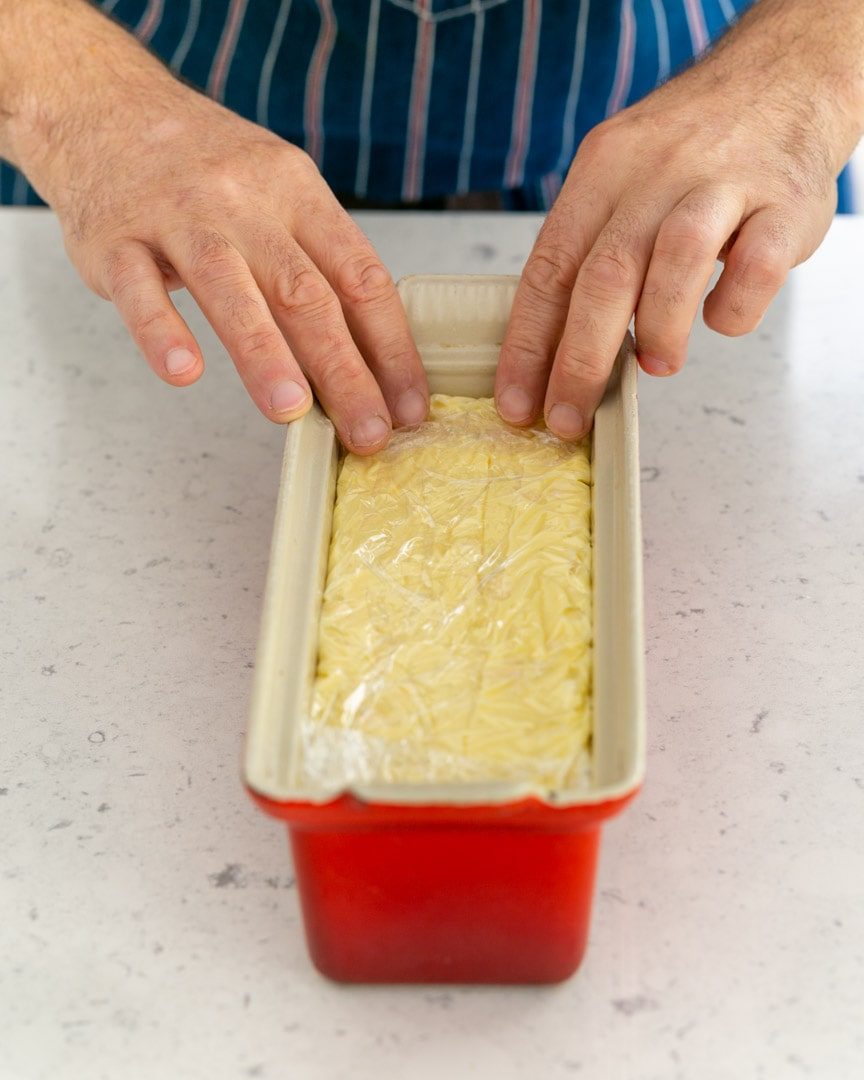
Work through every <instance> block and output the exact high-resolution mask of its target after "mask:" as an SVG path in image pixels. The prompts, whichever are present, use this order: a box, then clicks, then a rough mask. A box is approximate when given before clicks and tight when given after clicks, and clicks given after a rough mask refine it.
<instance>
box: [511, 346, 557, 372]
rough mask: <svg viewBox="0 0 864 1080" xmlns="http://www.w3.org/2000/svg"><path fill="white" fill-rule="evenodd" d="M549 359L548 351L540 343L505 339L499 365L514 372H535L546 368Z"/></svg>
mask: <svg viewBox="0 0 864 1080" xmlns="http://www.w3.org/2000/svg"><path fill="white" fill-rule="evenodd" d="M549 359H550V358H549V354H548V352H547V351H545V350H544V349H543V348H542V347H541V346H539V345H532V344H530V343H529V342H527V341H505V342H504V344H503V345H502V346H501V359H500V363H499V366H501V367H504V368H507V369H509V370H511V371H513V372H533V371H536V370H538V369H544V368H545V367H546V366H547V365H548V363H549Z"/></svg>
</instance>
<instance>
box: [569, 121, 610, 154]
mask: <svg viewBox="0 0 864 1080" xmlns="http://www.w3.org/2000/svg"><path fill="white" fill-rule="evenodd" d="M616 141H617V140H616V137H615V131H614V126H613V125H612V124H609V123H605V122H604V123H602V124H597V125H596V127H593V128H591V130H590V131H589V132H588V133H587V134H586V135H585V136H584V137H583V139H582V141H581V142H580V144H579V149H578V151H577V156H582V157H587V158H594V157H601V156H602V155H604V154H606V153H607V152H609V151H610V150H612V149H613V144H614V143H615V142H616Z"/></svg>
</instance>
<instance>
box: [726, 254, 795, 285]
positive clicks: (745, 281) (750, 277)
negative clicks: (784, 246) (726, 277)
mask: <svg viewBox="0 0 864 1080" xmlns="http://www.w3.org/2000/svg"><path fill="white" fill-rule="evenodd" d="M788 271H789V262H788V260H787V258H786V257H785V256H784V255H783V254H782V253H781V252H780V251H778V250H776V249H773V248H771V247H762V248H756V249H754V250H751V251H748V252H744V253H742V255H741V257H740V259H738V260H736V265H735V274H734V281H735V284H736V285H738V286H740V287H741V288H744V289H756V290H758V291H760V292H768V291H776V290H777V289H779V288H780V286H781V285H782V284H783V282H784V281H785V280H786V275H787V273H788Z"/></svg>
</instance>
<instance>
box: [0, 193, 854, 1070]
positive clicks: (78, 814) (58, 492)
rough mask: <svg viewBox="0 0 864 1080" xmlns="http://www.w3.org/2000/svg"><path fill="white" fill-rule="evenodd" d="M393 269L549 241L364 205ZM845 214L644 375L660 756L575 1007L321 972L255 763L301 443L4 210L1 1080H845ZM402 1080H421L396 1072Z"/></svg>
mask: <svg viewBox="0 0 864 1080" xmlns="http://www.w3.org/2000/svg"><path fill="white" fill-rule="evenodd" d="M358 217H359V218H360V220H361V222H362V224H363V225H364V226H365V227H366V228H367V230H368V231H369V233H370V235H371V237H372V239H373V241H374V242H375V243H376V244H377V245H378V247H379V250H380V251H381V253H382V255H383V257H384V258H385V260H386V261H387V262H388V264H389V265H390V267H391V269H392V270H393V272H394V274H395V275H396V276H399V275H401V274H406V273H416V272H423V271H452V272H463V271H473V272H478V273H512V272H518V270H519V268H520V266H521V263H522V261H523V260H524V258H525V255H526V254H527V252H528V250H529V248H530V245H531V241H532V239H533V237H534V235H535V234H536V231H537V229H538V227H539V224H540V219H539V218H538V217H536V216H533V215H513V216H502V215H494V214H464V215H444V216H440V215H433V214H409V215H401V216H389V215H385V214H366V215H358ZM862 251H864V220H856V219H844V220H839V221H838V222H837V223H836V224H835V225H834V226H833V228H832V231H831V233H830V235H829V237H828V239H827V241H826V243H825V245H824V246H823V248H822V249H821V250H820V251H819V252H818V253H817V255H816V256H815V257H814V258H813V259H812V260H811V261H810V262H809V263H807V264H806V265H805V266H804V267H802V268H800V269H799V270H796V271H795V272H794V273H793V274H792V276H791V278H790V281H789V283H788V285H787V286H786V288H785V290H784V292H783V294H782V296H781V297H780V299H779V300H778V302H777V303H776V304H775V305H774V306H773V308H772V310H771V312H770V314H769V315H768V317H767V318H766V320H765V322H764V324H763V325H762V327H760V329H759V331H758V333H756V334H753V335H750V336H749V337H747V338H744V339H740V340H729V339H724V338H720V337H717V336H716V335H713V334H711V333H710V332H708V331H707V330H705V328H704V327H701V326H700V327H699V328H698V329H697V331H696V333H695V335H694V337H693V341H692V348H691V357H690V361H689V363H688V366H687V368H686V370H685V372H684V373H683V374H682V375H680V376H676V377H675V378H674V379H667V380H655V381H652V380H650V379H647V378H643V379H642V380H641V382H640V396H641V406H640V416H641V430H642V454H643V456H642V460H643V462H644V469H643V482H644V483H643V499H644V532H645V557H646V563H645V572H646V611H647V640H648V656H647V670H648V703H649V760H648V778H647V782H646V785H645V789H644V791H643V792H642V794H641V795H640V797H639V798H638V799H637V800H636V802H635V803H634V804H633V805H632V807H630V809H629V810H628V811H626V812H625V813H624V814H623V815H622V816H621V817H620V818H618V819H616V820H615V821H613V822H611V823H610V825H609V826H608V827H607V828H606V831H605V834H604V843H603V854H602V857H601V864H600V870H599V882H598V893H597V898H596V907H595V913H594V921H593V928H592V939H591V943H590V947H589V951H588V954H587V957H586V960H585V963H584V965H583V967H582V970H581V971H580V972H579V974H578V975H577V976H576V977H575V978H574V979H572V980H571V981H570V982H568V983H566V984H563V985H561V986H557V987H546V988H533V989H532V988H522V987H516V988H514V987H499V988H490V987H465V988H460V987H444V988H442V987H401V988H394V987H344V986H338V985H334V984H332V983H330V982H328V981H326V980H324V979H322V978H321V977H320V976H318V975H317V974H316V973H315V971H314V970H313V969H312V967H311V965H310V963H309V961H308V959H307V956H306V949H305V945H304V941H303V933H302V925H301V920H300V915H299V909H298V898H297V891H296V888H295V887H294V879H293V876H292V869H291V865H290V856H289V853H288V849H287V845H286V841H285V835H284V832H283V830H282V829H281V828H280V827H279V826H278V825H277V824H275V823H274V822H273V821H271V820H270V819H268V818H266V817H264V816H263V815H262V814H260V813H259V812H258V811H257V810H256V809H255V807H254V806H253V805H252V803H251V801H250V800H249V798H248V796H247V795H246V794H245V792H244V790H243V788H242V785H241V783H240V779H239V772H240V755H241V748H242V739H243V730H244V724H245V717H246V709H247V703H248V698H249V691H250V685H251V678H252V673H251V670H250V669H251V667H252V664H253V661H254V651H255V645H256V639H257V633H258V618H259V605H260V598H261V588H262V585H263V581H264V574H265V568H266V565H267V558H268V548H269V543H270V530H271V524H272V516H273V510H274V500H275V495H276V489H277V482H278V477H279V467H280V454H281V449H282V442H283V435H284V433H283V432H282V431H280V430H279V429H278V428H276V427H275V426H271V425H270V424H268V423H267V422H266V421H264V420H263V419H261V418H260V417H259V415H258V414H257V412H256V411H255V409H254V408H253V406H252V405H251V404H250V403H249V402H248V401H247V399H246V396H245V393H244V391H243V389H242V387H241V385H240V382H239V380H238V379H237V377H236V376H235V374H234V372H233V370H232V369H231V366H230V364H229V362H228V360H227V358H226V356H225V355H224V352H223V350H222V349H221V348H220V346H219V345H218V343H217V341H216V340H215V337H214V335H213V334H212V333H211V332H210V331H209V330H208V329H207V328H206V326H205V324H204V320H203V319H202V317H201V316H200V314H199V313H197V311H196V310H195V308H194V305H193V304H192V303H191V302H190V300H189V297H188V296H186V295H185V294H183V295H180V296H179V298H178V303H179V305H180V307H181V309H182V311H183V313H184V314H185V315H186V317H187V318H188V319H189V321H190V324H191V325H192V327H193V329H194V330H195V331H196V333H198V334H199V335H200V341H201V343H202V346H203V348H204V354H205V357H206V360H207V373H206V374H205V376H204V378H203V380H202V382H201V383H200V384H199V385H198V386H196V387H193V388H191V389H188V390H180V391H178V390H173V389H171V388H169V387H167V386H165V385H164V384H161V383H160V382H159V381H158V380H157V379H156V378H155V377H154V376H153V375H152V374H151V373H150V371H149V370H148V369H147V367H146V365H145V364H144V362H143V360H141V359H140V358H139V357H138V356H137V354H136V351H135V349H134V347H133V346H132V344H131V343H130V342H129V340H128V338H127V336H126V332H125V330H124V329H123V327H122V325H121V323H120V320H119V318H118V317H117V315H116V314H115V312H114V311H113V309H112V308H111V306H110V305H109V304H107V303H105V302H103V301H101V300H99V299H97V298H96V297H94V296H92V295H90V293H88V291H87V290H86V288H85V287H84V286H83V285H82V284H81V283H80V282H79V281H78V280H77V277H76V275H75V273H74V271H73V270H72V269H71V267H70V266H69V265H68V264H67V262H66V259H65V256H64V254H63V248H62V243H61V238H60V232H59V229H58V227H57V224H56V222H55V220H54V219H53V217H52V216H51V215H50V214H48V213H47V212H44V211H36V210H26V209H21V210H11V209H10V210H5V211H2V212H0V310H2V312H3V318H2V325H0V462H2V464H0V605H2V608H0V610H2V620H0V695H2V697H0V709H2V727H0V734H2V752H0V796H2V802H0V805H2V810H3V812H2V826H3V828H2V845H0V883H2V887H0V957H2V967H0V1080H151V1078H153V1080H163V1078H165V1077H171V1080H195V1078H199V1077H200V1078H205V1077H206V1078H207V1080H233V1078H243V1077H262V1078H266V1080H283V1078H284V1077H286V1076H290V1077H291V1078H292V1080H293V1078H296V1080H349V1078H350V1080H382V1078H383V1080H389V1078H391V1077H403V1076H406V1075H409V1073H410V1076H411V1078H412V1080H441V1077H442V1076H453V1077H454V1078H460V1080H461V1078H462V1077H466V1078H467V1077H472V1078H476V1080H523V1078H524V1080H537V1078H538V1077H542V1078H543V1080H556V1078H559V1077H573V1076H577V1077H580V1078H583V1080H586V1078H587V1080H728V1078H729V1077H736V1078H737V1080H751V1078H754V1080H755V1078H765V1080H785V1078H787V1077H789V1078H795V1077H799V1076H806V1075H810V1076H815V1077H819V1078H820V1080H846V1078H852V1077H857V1076H858V1075H860V1065H861V1062H862V1060H864V1024H862V1001H864V903H862V896H864V724H862V702H864V655H862V652H864V483H862V479H864V438H862V433H864V355H862V352H864V348H862V344H861V336H860V331H859V322H860V307H861V288H862V279H861V252H862ZM409 1063H410V1064H409Z"/></svg>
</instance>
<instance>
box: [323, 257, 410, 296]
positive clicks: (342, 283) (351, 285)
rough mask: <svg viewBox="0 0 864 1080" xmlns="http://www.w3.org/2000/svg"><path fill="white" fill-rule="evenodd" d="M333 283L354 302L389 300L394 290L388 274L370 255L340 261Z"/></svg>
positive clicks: (343, 294)
mask: <svg viewBox="0 0 864 1080" xmlns="http://www.w3.org/2000/svg"><path fill="white" fill-rule="evenodd" d="M334 284H335V286H336V288H337V290H338V291H339V293H340V294H341V295H342V296H344V297H345V298H346V299H347V300H349V301H351V302H353V303H355V304H378V303H381V302H382V301H384V300H389V299H390V298H391V297H392V296H393V293H394V291H395V286H394V285H393V279H392V278H391V277H390V274H389V273H388V272H387V270H386V269H385V268H384V267H383V266H382V265H381V263H380V262H379V261H378V260H377V259H376V258H374V257H372V256H366V257H361V258H353V259H351V260H348V261H346V262H344V263H342V264H341V265H340V266H339V267H338V268H337V269H336V271H335V274H334Z"/></svg>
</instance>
